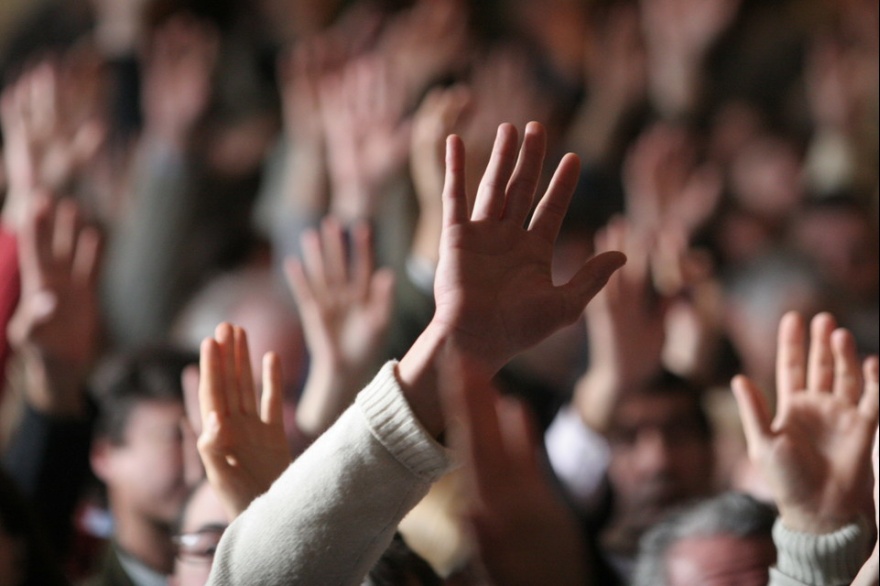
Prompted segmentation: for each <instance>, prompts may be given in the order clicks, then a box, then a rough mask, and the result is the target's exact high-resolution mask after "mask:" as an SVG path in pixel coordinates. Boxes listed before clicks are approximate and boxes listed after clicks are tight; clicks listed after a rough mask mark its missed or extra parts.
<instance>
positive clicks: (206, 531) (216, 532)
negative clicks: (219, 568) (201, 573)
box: [171, 525, 226, 564]
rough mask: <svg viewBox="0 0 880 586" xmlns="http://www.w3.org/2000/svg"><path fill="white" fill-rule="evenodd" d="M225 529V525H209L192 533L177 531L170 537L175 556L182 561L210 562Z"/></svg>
mask: <svg viewBox="0 0 880 586" xmlns="http://www.w3.org/2000/svg"><path fill="white" fill-rule="evenodd" d="M225 530H226V526H225V525H222V526H221V525H211V526H208V527H202V528H201V529H199V530H198V531H195V532H193V533H178V534H177V535H175V536H174V537H172V538H171V539H172V541H173V543H174V546H175V548H176V550H177V552H176V553H177V558H178V559H179V560H181V561H184V562H194V563H208V564H210V563H211V562H212V561H213V559H214V553H215V552H216V551H217V545H218V544H219V543H220V538H221V537H223V531H225Z"/></svg>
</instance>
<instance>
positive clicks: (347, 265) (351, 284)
mask: <svg viewBox="0 0 880 586" xmlns="http://www.w3.org/2000/svg"><path fill="white" fill-rule="evenodd" d="M345 246H346V245H345V237H344V234H343V231H342V226H341V225H340V224H339V222H338V221H337V220H336V219H334V218H332V217H328V218H327V219H325V220H324V222H323V224H322V226H321V231H320V233H319V232H318V231H310V232H307V233H306V234H304V235H303V246H302V248H303V254H304V256H305V258H304V262H300V261H299V260H292V261H290V262H289V263H288V265H287V274H288V280H289V282H290V286H291V289H292V290H293V294H294V297H295V299H296V303H297V306H298V307H299V310H300V315H301V316H302V320H303V330H304V333H305V337H306V343H307V345H308V347H309V354H310V363H311V364H310V367H309V376H308V380H307V381H306V386H305V389H304V390H303V394H302V398H301V399H300V402H299V407H298V409H297V421H298V424H299V427H300V429H301V430H302V431H303V432H304V433H306V434H307V435H309V436H311V437H317V436H318V435H320V434H321V432H323V431H324V430H325V429H326V428H327V427H329V426H330V424H331V423H333V421H334V420H335V419H336V417H338V416H339V414H340V413H342V412H343V411H344V410H345V409H346V407H348V405H349V404H350V403H351V401H352V399H354V396H355V395H356V394H357V392H358V391H359V390H360V389H361V387H362V386H363V385H365V384H366V383H367V382H369V380H370V377H371V376H372V374H373V373H374V372H375V371H376V369H378V367H379V366H380V360H381V358H382V349H383V347H384V342H385V337H386V334H387V333H388V326H389V325H390V320H391V306H392V301H393V296H394V291H393V289H394V275H393V273H392V272H391V270H390V269H378V270H377V269H376V268H375V266H374V251H373V244H372V234H371V231H370V229H369V227H368V226H367V225H366V224H358V225H356V226H355V227H354V228H353V230H352V249H353V250H352V254H351V259H349V253H348V252H347V251H346V250H345Z"/></svg>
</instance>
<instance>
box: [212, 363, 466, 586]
mask: <svg viewBox="0 0 880 586" xmlns="http://www.w3.org/2000/svg"><path fill="white" fill-rule="evenodd" d="M395 366H396V363H394V362H389V363H387V364H386V365H385V366H384V367H383V368H382V369H381V370H380V371H379V373H378V374H377V375H376V378H375V379H373V381H372V382H371V383H370V384H369V385H368V386H367V387H366V388H365V389H364V390H362V391H361V392H360V394H359V395H358V397H357V399H356V400H355V404H354V405H352V406H351V407H350V408H349V409H348V410H347V411H345V413H343V414H342V416H340V418H339V419H338V420H337V421H336V423H335V424H334V425H333V426H332V427H331V428H330V429H328V430H327V432H325V433H324V434H323V435H322V436H321V437H320V438H318V439H317V440H316V441H315V443H314V444H312V445H311V446H310V447H309V449H308V450H306V451H305V452H304V453H303V454H302V455H301V456H300V457H299V458H297V460H296V461H294V462H293V463H292V464H291V465H290V467H288V469H287V470H286V471H285V472H284V474H282V475H281V477H280V478H279V479H278V480H277V481H276V482H275V483H274V484H273V485H272V487H271V488H270V489H269V491H268V492H267V493H266V494H264V495H263V496H261V497H259V498H258V499H256V500H255V501H254V502H253V503H251V505H250V507H248V509H247V510H246V511H244V512H243V513H242V514H241V515H240V516H239V517H238V518H237V519H236V520H235V521H234V522H233V523H232V524H231V525H230V527H229V528H228V529H227V530H226V532H225V534H224V536H223V539H222V541H221V543H220V547H219V549H218V551H217V555H216V556H215V559H214V566H213V568H212V571H211V578H210V580H209V584H212V585H215V586H216V585H226V584H230V585H232V584H235V585H245V584H248V585H249V584H260V585H271V584H303V585H310V586H311V585H321V586H324V585H326V586H332V585H358V584H360V583H361V581H362V579H363V577H364V576H365V575H366V573H367V572H368V571H369V570H370V568H371V567H372V566H373V564H374V563H375V562H376V560H378V558H379V557H380V556H381V555H382V552H384V551H385V549H386V547H387V546H388V544H389V543H390V542H391V539H392V537H393V535H394V532H395V529H396V528H397V525H398V523H399V522H400V520H401V519H402V518H403V516H404V515H405V514H406V513H407V512H408V511H409V510H410V509H411V508H412V507H413V506H415V505H416V503H418V502H419V500H421V498H422V497H423V496H424V495H425V493H426V492H427V491H428V488H429V486H430V485H431V483H433V482H434V481H435V480H437V479H438V478H439V477H440V476H442V475H443V474H444V473H445V472H446V471H447V470H448V469H449V467H450V463H451V458H450V456H449V453H448V451H447V450H446V449H445V448H443V446H441V445H440V444H438V443H437V442H436V441H435V440H434V439H433V438H432V437H431V436H430V435H429V434H428V433H427V432H426V431H425V430H424V428H423V427H422V426H421V425H420V423H419V422H418V420H417V419H416V418H415V416H414V415H413V413H412V411H411V410H410V408H409V405H408V404H407V402H406V399H405V398H404V396H403V394H402V392H401V389H400V386H399V384H398V382H397V380H396V378H395V375H394V371H395Z"/></svg>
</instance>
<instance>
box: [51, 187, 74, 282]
mask: <svg viewBox="0 0 880 586" xmlns="http://www.w3.org/2000/svg"><path fill="white" fill-rule="evenodd" d="M78 232H79V210H78V209H77V206H76V203H75V202H74V201H73V200H72V199H70V198H66V197H65V198H61V199H60V200H59V201H58V204H57V205H56V206H55V225H54V228H53V230H52V242H51V246H52V261H53V265H55V266H56V267H58V268H63V270H64V271H65V272H68V271H69V270H70V268H71V263H72V261H73V258H74V253H75V251H76V244H77V234H78Z"/></svg>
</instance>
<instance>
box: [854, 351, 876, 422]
mask: <svg viewBox="0 0 880 586" xmlns="http://www.w3.org/2000/svg"><path fill="white" fill-rule="evenodd" d="M862 373H863V375H864V379H865V391H864V393H862V398H861V400H860V401H859V411H860V412H861V413H862V414H863V415H865V416H867V417H872V418H873V419H874V423H875V424H876V423H877V416H878V409H880V406H878V400H880V358H878V357H877V356H869V357H868V358H866V359H865V362H864V364H863V365H862Z"/></svg>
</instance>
